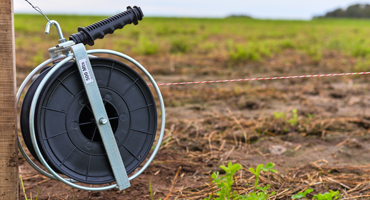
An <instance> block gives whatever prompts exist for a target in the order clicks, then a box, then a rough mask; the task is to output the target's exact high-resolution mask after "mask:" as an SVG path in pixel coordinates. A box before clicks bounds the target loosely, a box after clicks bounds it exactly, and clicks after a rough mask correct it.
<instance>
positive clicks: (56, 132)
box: [21, 58, 157, 184]
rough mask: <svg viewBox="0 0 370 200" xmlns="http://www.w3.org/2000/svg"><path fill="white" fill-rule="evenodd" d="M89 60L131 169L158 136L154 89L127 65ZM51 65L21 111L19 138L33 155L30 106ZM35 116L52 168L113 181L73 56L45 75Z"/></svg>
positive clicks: (42, 148)
mask: <svg viewBox="0 0 370 200" xmlns="http://www.w3.org/2000/svg"><path fill="white" fill-rule="evenodd" d="M90 61H91V64H92V67H93V70H94V74H95V77H96V80H97V83H98V86H99V90H100V93H101V95H102V99H103V103H104V105H105V109H106V111H107V114H108V117H109V121H110V123H111V126H112V129H113V132H114V135H115V138H116V142H117V145H118V147H119V151H120V154H121V157H122V160H123V162H124V165H125V167H126V171H127V173H128V174H130V173H131V172H133V171H134V170H135V169H136V168H137V167H138V166H139V165H140V164H141V163H142V162H143V161H144V160H145V158H146V157H147V155H148V153H149V151H150V149H151V147H152V145H153V142H154V138H155V136H156V129H157V111H156V104H155V101H154V98H153V95H152V93H151V91H150V88H149V87H148V86H147V84H146V82H145V81H144V79H143V78H142V77H141V76H140V75H139V74H138V73H137V72H135V71H134V70H133V69H131V68H130V67H128V66H127V65H125V64H123V63H121V62H118V61H116V60H112V59H107V58H91V59H90ZM49 71H50V68H49V69H47V68H45V69H44V70H43V71H41V73H40V75H39V76H38V77H37V79H36V80H35V81H34V82H33V83H32V84H31V86H30V88H29V90H28V91H27V93H26V95H25V97H24V101H23V104H22V111H21V129H22V134H23V138H24V141H25V143H26V146H27V148H28V149H29V150H30V152H31V154H32V155H33V157H35V158H36V159H37V160H38V156H37V155H36V153H35V150H34V146H33V144H32V140H31V135H30V126H29V125H30V124H29V123H30V120H29V116H30V107H31V103H32V99H33V97H34V93H35V91H36V89H37V87H38V86H39V84H40V82H41V81H42V80H43V78H44V77H45V75H46V74H47V73H48V72H49ZM34 122H35V123H34V127H35V128H34V129H35V134H36V139H37V144H38V146H39V148H40V151H41V154H42V156H43V157H44V158H45V160H46V161H47V163H48V164H49V165H50V167H51V168H52V169H53V170H54V171H56V172H58V173H61V174H65V175H67V176H68V177H70V178H72V179H74V180H76V181H78V182H83V183H88V184H104V183H110V182H114V181H115V179H114V175H113V172H112V169H111V166H110V163H109V160H108V157H107V155H106V152H105V149H104V146H103V143H102V141H101V138H100V133H99V130H98V129H97V126H96V124H95V120H94V116H93V113H92V109H91V107H90V105H89V101H88V98H87V96H86V93H85V89H84V87H83V84H82V80H81V77H80V75H79V72H78V68H77V66H76V63H75V62H67V63H66V64H64V65H63V66H61V67H60V68H59V69H58V70H56V71H55V73H53V74H52V75H51V77H50V78H49V79H48V80H47V82H46V84H45V85H44V87H43V89H42V91H41V93H40V96H39V98H38V99H37V106H36V110H35V118H34Z"/></svg>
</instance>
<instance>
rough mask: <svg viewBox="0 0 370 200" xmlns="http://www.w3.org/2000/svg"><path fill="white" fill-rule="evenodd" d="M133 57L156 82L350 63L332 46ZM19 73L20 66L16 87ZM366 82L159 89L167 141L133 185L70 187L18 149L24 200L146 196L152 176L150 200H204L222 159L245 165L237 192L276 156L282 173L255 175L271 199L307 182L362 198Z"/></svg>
mask: <svg viewBox="0 0 370 200" xmlns="http://www.w3.org/2000/svg"><path fill="white" fill-rule="evenodd" d="M137 59H138V60H139V62H141V63H142V64H143V65H144V66H146V67H148V70H149V71H150V72H151V73H153V75H154V78H156V80H157V82H158V83H163V82H180V81H193V80H219V79H230V78H231V79H236V78H248V77H270V76H282V75H284V76H285V75H302V74H317V73H337V72H350V71H351V69H352V66H354V65H355V64H356V61H355V59H353V58H351V57H349V56H345V55H341V54H340V53H337V52H329V51H328V52H325V53H324V55H323V59H322V60H321V61H315V60H313V59H312V58H311V57H309V56H307V55H305V54H302V53H300V52H297V51H294V50H286V51H284V52H282V53H280V54H277V55H274V56H272V57H270V58H267V59H265V60H264V61H261V62H247V63H239V64H232V63H230V62H228V61H227V59H225V58H223V57H222V56H220V57H218V58H214V57H212V58H209V57H207V55H197V56H195V55H176V56H171V55H170V56H163V57H151V56H148V57H146V56H141V57H140V56H139V57H137ZM225 66H228V67H225ZM164 72H167V73H164ZM24 75H25V70H22V69H20V70H19V71H18V84H20V81H21V79H22V78H23V77H24ZM368 80H370V77H369V75H363V76H349V77H328V78H310V79H295V80H274V81H260V82H243V83H214V84H203V85H186V86H163V87H161V90H162V93H163V96H164V100H165V103H166V111H167V123H166V132H165V137H164V140H163V141H164V142H163V145H162V147H161V149H160V151H159V153H158V155H157V156H156V158H155V160H154V161H153V163H152V164H151V165H150V166H149V167H148V169H147V170H146V171H145V172H144V174H143V175H141V176H139V177H138V178H137V179H135V180H133V181H132V182H131V185H132V186H131V188H129V189H127V190H125V191H123V192H120V191H118V190H113V191H105V192H87V191H81V190H75V189H71V188H70V187H68V186H65V185H64V184H61V183H59V182H57V181H54V180H50V179H48V178H45V177H43V176H41V175H39V174H38V173H37V172H36V171H35V170H33V169H31V167H30V166H29V165H28V163H26V162H25V160H24V159H23V158H21V156H20V159H19V163H20V174H21V175H22V177H23V180H24V186H25V189H26V194H27V197H28V198H29V197H30V193H32V196H33V197H35V196H36V193H37V191H38V190H40V194H39V199H150V187H149V184H150V183H151V187H152V191H153V195H154V199H158V198H161V199H203V198H205V197H208V195H209V194H210V193H211V192H212V191H213V190H214V191H216V186H215V185H214V184H213V185H210V178H209V177H210V174H211V173H213V172H215V171H220V172H221V174H222V171H221V169H220V167H219V166H220V165H222V164H227V163H228V162H229V161H231V162H233V163H240V164H242V165H243V170H242V171H241V172H240V173H239V172H238V173H237V175H236V177H235V179H236V182H237V189H238V191H239V192H240V193H242V192H244V193H245V192H248V191H249V192H250V191H251V190H252V186H253V181H254V180H253V175H252V174H251V173H250V172H249V171H248V170H247V169H248V168H249V167H256V166H257V165H258V164H266V163H268V162H273V163H275V165H276V166H275V168H276V169H277V171H278V173H277V174H267V173H265V174H263V175H262V177H261V178H260V184H262V185H266V184H270V185H271V188H270V190H271V191H276V195H274V196H273V198H272V199H290V196H291V195H292V194H297V193H298V192H300V191H302V190H304V189H307V188H309V187H310V188H313V189H314V192H313V193H312V194H317V193H319V192H322V193H324V192H327V191H329V190H339V191H340V192H341V194H343V195H344V197H345V198H346V199H366V198H367V197H370V182H369V181H370V176H369V173H368V172H369V171H370V154H368V151H369V148H370V145H369V142H368V141H369V139H370V134H369V131H370V129H369V128H370V115H369V114H367V109H368V106H369V105H370V93H369V91H370V90H369V89H370V86H369V84H368ZM295 109H296V110H297V115H296V116H294V113H293V110H295ZM246 183H248V184H249V185H246ZM212 186H213V189H211V187H212ZM21 193H22V196H23V192H21ZM309 197H312V195H311V196H309ZM22 198H23V197H22Z"/></svg>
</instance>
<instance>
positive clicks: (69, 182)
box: [17, 49, 166, 191]
mask: <svg viewBox="0 0 370 200" xmlns="http://www.w3.org/2000/svg"><path fill="white" fill-rule="evenodd" d="M87 53H88V55H89V57H95V56H93V55H91V54H96V53H99V54H110V55H115V56H117V57H121V58H123V59H125V60H127V61H129V62H131V63H132V64H134V65H135V66H136V67H137V68H139V69H140V70H141V71H142V72H143V73H144V74H145V75H146V76H147V78H148V79H149V80H150V82H151V83H152V85H153V87H154V89H155V91H156V93H157V96H158V100H159V103H160V114H161V129H160V134H159V137H158V141H157V144H155V149H154V151H153V153H152V154H151V156H150V157H149V159H148V161H147V162H146V163H145V164H144V166H143V167H141V169H140V170H139V171H138V172H136V173H135V174H133V175H132V176H130V177H129V180H130V181H131V180H133V179H135V178H137V177H138V176H139V175H140V174H141V173H143V172H144V170H145V169H146V168H147V167H148V166H149V164H150V163H151V162H152V161H153V159H154V157H155V156H156V154H157V153H158V150H159V148H160V145H161V143H162V140H163V135H164V130H165V121H166V115H165V108H164V101H163V98H162V94H161V92H160V90H159V87H158V85H157V83H156V82H155V80H154V78H153V77H152V76H151V75H150V73H149V72H148V71H147V70H146V69H145V68H144V67H143V66H142V65H141V64H140V63H139V62H137V61H136V60H134V59H133V58H131V57H129V56H127V55H125V54H123V53H120V52H117V51H113V50H107V49H94V50H88V51H87ZM73 58H74V56H73V55H71V54H70V55H68V56H59V57H56V58H51V59H48V60H46V61H45V62H43V63H41V64H40V65H39V66H37V67H36V68H35V69H34V70H32V72H31V73H30V74H29V75H28V76H27V77H26V78H25V80H24V81H23V83H22V84H21V86H20V88H19V90H18V92H17V105H18V103H19V100H20V97H21V95H22V93H23V91H24V89H25V87H26V86H27V84H28V82H29V81H30V80H31V79H32V77H33V76H34V75H35V74H36V73H37V72H38V71H40V70H41V69H42V68H44V67H45V66H47V65H48V64H50V63H52V62H54V61H58V60H62V61H60V62H59V63H58V64H57V65H55V66H54V67H53V68H52V69H51V70H50V72H49V73H48V74H47V75H46V76H45V77H44V79H43V80H42V81H41V83H40V85H39V87H38V88H37V90H36V92H35V94H34V97H33V100H32V104H31V109H30V116H29V120H30V134H31V139H32V143H33V147H34V149H35V151H36V154H37V156H38V157H39V159H40V162H41V164H42V165H43V166H44V167H45V168H46V169H47V171H48V172H49V173H48V172H46V171H44V170H43V169H41V168H40V167H39V166H37V165H36V164H35V163H34V162H33V161H32V160H31V159H30V157H29V156H28V155H27V154H26V152H25V151H24V149H23V146H22V144H21V142H20V140H19V138H18V147H19V150H20V151H21V153H22V155H23V157H24V158H25V159H26V161H27V162H28V163H29V164H30V165H31V166H32V167H33V168H34V169H35V170H36V171H38V172H39V173H41V174H43V175H44V176H47V177H48V178H51V179H55V180H58V181H61V182H63V183H64V184H66V185H69V186H71V187H74V188H76V189H81V190H87V191H103V190H110V189H113V188H116V187H117V184H112V185H109V186H105V187H86V186H81V185H78V184H75V183H76V182H77V181H75V180H73V179H67V178H63V177H61V176H60V175H59V174H57V173H56V172H55V171H54V170H53V169H52V168H51V167H50V166H49V165H48V163H47V162H46V160H45V159H44V157H43V156H42V154H41V152H40V148H39V146H38V144H37V141H36V134H35V128H34V115H35V110H36V104H37V100H38V98H39V96H40V93H41V90H42V88H43V87H44V86H45V84H46V82H47V80H48V79H49V78H50V77H51V75H52V74H53V73H54V72H55V71H56V70H57V69H59V68H60V67H61V66H63V65H64V64H65V63H67V62H68V61H70V60H72V59H73Z"/></svg>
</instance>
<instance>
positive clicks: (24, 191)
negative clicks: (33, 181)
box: [19, 176, 40, 200]
mask: <svg viewBox="0 0 370 200" xmlns="http://www.w3.org/2000/svg"><path fill="white" fill-rule="evenodd" d="M19 179H20V181H21V185H22V190H23V194H24V199H25V200H32V193H31V194H30V196H31V198H30V199H28V198H27V195H26V189H25V188H24V184H23V179H22V176H19ZM39 193H40V188H39V189H38V190H37V194H36V199H35V200H37V199H38V197H39Z"/></svg>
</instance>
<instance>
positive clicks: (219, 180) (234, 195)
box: [205, 162, 276, 200]
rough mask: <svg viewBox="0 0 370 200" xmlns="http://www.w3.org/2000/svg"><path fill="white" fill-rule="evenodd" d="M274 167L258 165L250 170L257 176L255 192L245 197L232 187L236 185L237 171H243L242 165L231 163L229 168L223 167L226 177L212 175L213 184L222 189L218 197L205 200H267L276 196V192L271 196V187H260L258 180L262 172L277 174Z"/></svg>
mask: <svg viewBox="0 0 370 200" xmlns="http://www.w3.org/2000/svg"><path fill="white" fill-rule="evenodd" d="M273 167H274V164H273V163H267V164H266V166H264V165H263V164H260V165H258V166H257V168H256V169H253V168H252V167H251V168H249V171H250V172H252V173H253V174H254V176H255V184H254V191H253V192H251V193H248V194H244V195H243V194H238V192H237V191H235V190H234V191H232V185H233V184H234V175H235V173H236V172H237V171H239V170H241V169H242V166H241V165H240V164H232V163H231V162H229V164H228V166H227V167H226V166H224V165H222V166H221V168H222V169H223V170H224V171H225V172H226V174H225V176H222V177H221V176H220V173H219V172H215V173H213V174H212V179H213V181H212V182H213V183H216V185H217V187H218V188H219V189H220V190H219V191H218V192H217V196H218V197H213V196H212V194H211V195H210V196H209V197H208V198H205V200H211V199H214V200H227V199H240V200H266V199H268V198H269V197H270V196H272V195H274V194H275V192H272V193H270V194H269V192H268V189H269V188H270V185H266V186H265V187H259V186H258V179H259V176H260V173H261V172H262V171H265V172H274V173H276V170H275V169H273Z"/></svg>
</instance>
